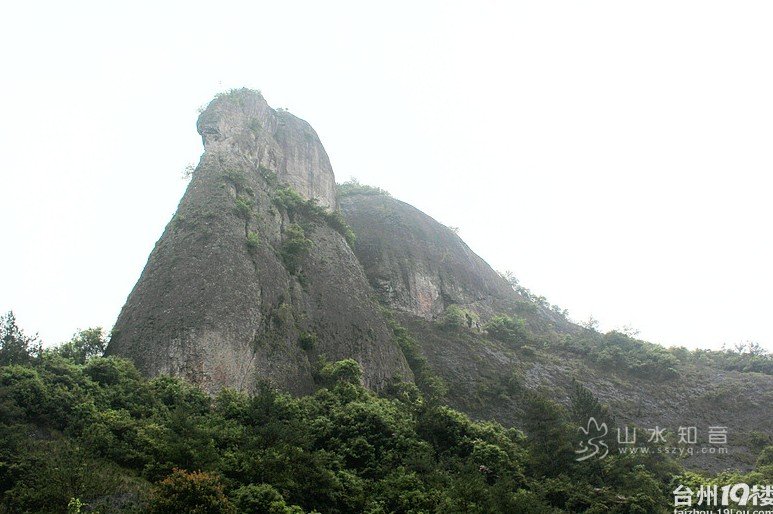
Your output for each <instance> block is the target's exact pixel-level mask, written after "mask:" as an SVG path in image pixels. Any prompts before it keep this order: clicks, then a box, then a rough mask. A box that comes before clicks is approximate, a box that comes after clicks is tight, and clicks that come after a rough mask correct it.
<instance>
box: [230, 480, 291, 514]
mask: <svg viewBox="0 0 773 514" xmlns="http://www.w3.org/2000/svg"><path fill="white" fill-rule="evenodd" d="M233 498H234V504H235V505H236V507H237V508H238V509H239V512H258V513H261V514H303V509H301V508H300V507H298V506H296V505H293V506H292V507H290V506H288V505H287V503H285V500H284V498H282V495H281V494H279V491H277V490H276V489H274V488H273V487H272V486H271V485H269V484H250V485H245V486H242V487H240V488H239V489H237V490H236V491H235V492H234V494H233Z"/></svg>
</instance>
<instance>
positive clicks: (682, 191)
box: [0, 1, 773, 350]
mask: <svg viewBox="0 0 773 514" xmlns="http://www.w3.org/2000/svg"><path fill="white" fill-rule="evenodd" d="M772 15H773V4H770V3H769V2H743V3H738V2H707V1H700V2H697V1H696V2H678V1H676V2H675V1H668V2H646V3H637V4H635V3H632V2H630V3H629V2H619V1H618V2H613V1H609V2H583V3H578V2H523V3H519V2H515V3H514V2H389V3H387V4H382V5H380V6H376V5H375V4H370V3H364V2H324V3H323V2H271V3H268V2H244V3H238V2H218V3H213V2H179V3H172V2H170V3H163V4H161V3H143V2H131V3H125V4H124V5H123V6H117V5H111V4H109V3H107V2H93V3H88V2H66V3H59V2H35V3H27V4H24V5H22V4H21V3H18V2H17V3H15V4H13V5H12V6H11V5H7V6H5V7H3V8H2V9H1V13H0V44H1V48H2V56H3V58H2V72H1V74H0V98H1V99H2V103H3V105H2V118H1V119H0V155H1V156H2V165H1V166H0V234H1V235H2V246H1V247H0V311H2V312H5V311H7V310H9V309H13V310H14V311H15V313H16V315H17V317H18V321H19V323H20V325H21V326H22V327H23V328H24V329H25V330H27V331H30V332H34V331H36V330H38V331H40V335H41V337H42V338H43V340H44V341H45V342H46V344H49V345H50V344H54V343H58V342H61V341H63V340H66V339H68V338H69V336H70V335H72V333H73V332H75V330H76V329H78V328H86V327H89V326H94V325H102V326H104V327H105V328H106V329H108V330H109V329H110V327H111V326H112V323H113V322H114V321H115V318H116V316H117V315H118V312H119V310H120V308H121V306H122V305H123V302H124V300H125V299H126V296H127V295H128V294H129V292H130V290H131V288H132V287H133V285H134V283H135V282H136V281H137V279H138V278H139V275H140V272H141V271H142V268H143V266H144V264H145V261H146V259H147V257H148V254H149V253H150V251H151V249H152V247H153V244H154V243H155V241H156V240H157V239H158V238H159V237H160V235H161V233H162V231H163V228H164V226H165V225H166V223H167V222H168V221H169V219H170V218H171V216H172V214H173V213H174V211H175V208H176V206H177V202H178V201H179V199H180V197H181V196H182V193H183V191H184V188H185V186H186V182H185V181H184V180H183V179H182V173H183V171H184V169H185V167H186V166H187V165H189V164H195V163H197V162H198V158H199V156H200V155H201V153H202V150H203V148H202V146H201V141H200V138H199V136H198V134H197V133H196V128H195V121H196V117H197V115H198V113H197V109H198V108H199V107H201V106H203V105H205V104H206V103H207V102H208V101H209V100H210V99H211V98H212V97H213V96H214V95H215V94H216V93H217V92H220V91H224V90H227V89H229V88H234V87H242V86H246V87H250V88H255V89H260V90H261V91H262V92H263V94H264V95H265V97H266V99H267V100H268V102H269V104H270V105H272V106H273V107H275V108H278V107H286V108H288V109H289V110H290V111H291V112H292V113H294V114H295V115H297V116H299V117H301V118H303V119H305V120H307V121H309V122H310V123H311V124H312V126H313V127H314V128H315V129H316V130H317V132H318V133H319V135H320V138H321V139H322V142H323V144H324V145H325V148H326V149H327V152H328V154H329V155H330V159H331V161H332V164H333V168H334V170H335V173H336V178H337V180H338V182H342V181H344V180H347V179H349V178H350V177H357V178H358V179H359V180H360V181H361V182H363V183H366V184H371V185H376V186H380V187H383V188H385V189H387V190H388V191H390V192H391V193H392V194H393V196H395V197H397V198H399V199H401V200H404V201H406V202H409V203H411V204H413V205H415V206H416V207H418V208H420V209H421V210H423V211H425V212H426V213H428V214H429V215H431V216H433V217H434V218H435V219H437V220H438V221H440V222H442V223H444V224H446V225H449V226H453V227H459V229H460V235H461V236H462V237H463V238H464V240H465V241H466V242H467V243H468V244H469V245H470V247H471V248H472V249H473V250H474V251H475V252H477V253H478V254H480V255H481V256H482V257H483V258H484V259H486V260H487V261H488V262H489V263H490V264H491V265H492V266H493V267H494V268H495V269H499V270H511V271H512V272H513V273H515V275H516V276H517V277H518V278H519V279H520V281H521V283H522V284H523V285H525V286H526V287H528V288H530V289H531V290H532V291H533V292H535V293H537V294H541V295H544V296H546V297H547V298H548V300H549V301H550V302H552V303H555V304H558V305H560V306H561V307H563V308H566V309H568V310H569V314H570V317H571V318H572V319H574V320H577V321H583V320H586V319H587V318H588V317H589V316H590V315H591V314H592V315H593V316H594V317H595V318H597V319H598V320H599V321H600V322H601V325H600V328H601V329H602V330H610V329H613V328H619V327H622V326H624V325H630V326H632V327H634V328H636V329H638V330H640V331H641V333H640V337H642V338H644V339H648V340H651V341H653V342H658V343H662V344H666V345H684V346H687V347H690V348H695V347H711V348H718V347H719V346H720V345H721V344H722V343H724V342H726V343H729V344H734V343H737V342H741V341H747V340H753V341H757V342H759V343H761V344H762V345H763V346H765V347H766V348H768V349H769V350H771V349H773V327H772V326H771V323H770V322H769V316H770V310H771V307H773V302H771V300H770V296H769V292H770V291H771V289H773V272H771V262H773V244H772V243H771V236H770V224H771V223H770V222H771V219H772V218H773V212H772V211H773V208H772V207H771V202H770V195H771V187H770V183H771V179H770V176H771V165H772V164H773V152H771V148H772V147H771V141H772V137H773V95H771V91H773V67H771V53H773V31H771V30H770V27H771V24H772V23H773V16H772Z"/></svg>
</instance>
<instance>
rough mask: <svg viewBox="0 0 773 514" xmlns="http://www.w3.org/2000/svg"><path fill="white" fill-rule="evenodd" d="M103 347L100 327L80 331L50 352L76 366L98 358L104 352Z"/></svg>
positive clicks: (103, 341)
mask: <svg viewBox="0 0 773 514" xmlns="http://www.w3.org/2000/svg"><path fill="white" fill-rule="evenodd" d="M105 347H107V340H106V339H105V332H104V330H103V329H102V327H96V328H88V329H86V330H81V331H80V332H78V333H77V334H75V335H74V336H73V337H72V339H70V340H69V341H68V342H66V343H64V344H62V345H61V346H59V347H58V348H55V349H53V350H52V352H53V353H55V354H58V355H61V356H62V357H63V358H65V359H67V360H70V361H72V362H74V363H76V364H85V363H86V361H87V360H89V359H92V358H94V357H100V356H101V355H102V354H103V353H104V352H105Z"/></svg>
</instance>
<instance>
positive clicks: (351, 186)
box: [337, 178, 392, 198]
mask: <svg viewBox="0 0 773 514" xmlns="http://www.w3.org/2000/svg"><path fill="white" fill-rule="evenodd" d="M337 189H338V197H339V198H346V197H347V196H353V195H378V196H392V195H391V194H389V192H388V191H386V190H384V189H381V188H380V187H373V186H368V185H365V184H360V182H359V181H358V180H357V179H356V178H352V179H350V180H347V181H346V182H343V183H341V184H337Z"/></svg>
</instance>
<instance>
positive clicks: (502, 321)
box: [483, 315, 531, 346]
mask: <svg viewBox="0 0 773 514" xmlns="http://www.w3.org/2000/svg"><path fill="white" fill-rule="evenodd" d="M483 328H484V329H485V330H486V332H487V333H488V335H489V336H490V337H492V338H494V339H496V340H498V341H502V342H503V343H509V344H511V345H514V346H521V345H524V344H526V343H528V342H529V341H530V339H531V335H530V333H529V331H528V330H527V329H526V323H525V322H524V321H523V320H522V319H516V318H511V317H509V316H506V315H499V316H494V317H493V318H491V320H489V322H488V323H486V325H485V326H484V327H483Z"/></svg>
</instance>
